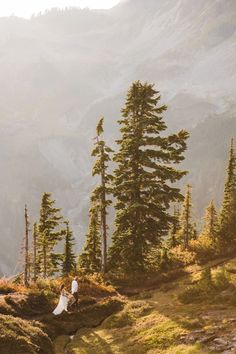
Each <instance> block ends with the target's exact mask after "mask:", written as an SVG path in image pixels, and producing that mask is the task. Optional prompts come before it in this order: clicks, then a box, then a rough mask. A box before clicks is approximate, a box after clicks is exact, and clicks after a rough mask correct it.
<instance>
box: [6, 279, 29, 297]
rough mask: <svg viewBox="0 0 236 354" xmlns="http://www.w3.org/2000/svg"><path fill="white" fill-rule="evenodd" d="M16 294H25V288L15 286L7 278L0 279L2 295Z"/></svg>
mask: <svg viewBox="0 0 236 354" xmlns="http://www.w3.org/2000/svg"><path fill="white" fill-rule="evenodd" d="M15 292H25V288H24V287H23V286H20V285H17V284H14V283H13V282H11V281H10V280H8V279H6V278H2V279H0V294H4V295H5V294H9V293H15Z"/></svg>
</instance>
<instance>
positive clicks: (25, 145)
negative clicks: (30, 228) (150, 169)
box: [0, 0, 236, 274]
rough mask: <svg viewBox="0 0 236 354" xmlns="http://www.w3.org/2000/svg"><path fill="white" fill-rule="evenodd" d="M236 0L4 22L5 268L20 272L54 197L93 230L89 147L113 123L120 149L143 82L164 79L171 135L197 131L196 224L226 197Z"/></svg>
mask: <svg viewBox="0 0 236 354" xmlns="http://www.w3.org/2000/svg"><path fill="white" fill-rule="evenodd" d="M235 23H236V3H235V1H234V0H199V1H197V2H196V1H194V0H177V1H176V0H146V1H142V0H127V1H122V2H121V3H120V4H119V5H117V6H116V7H114V8H112V9H110V10H88V9H85V10H80V9H73V8H72V9H67V10H64V11H61V10H58V9H54V10H51V11H47V12H46V13H44V14H40V15H37V16H34V17H32V18H31V19H30V20H25V19H21V18H16V17H14V16H12V17H9V18H0V80H1V81H0V82H1V86H2V95H1V96H0V147H1V154H0V164H1V174H0V193H1V199H0V210H1V215H0V225H1V238H0V256H1V263H0V272H1V273H4V274H9V273H13V272H14V271H15V269H16V268H15V267H16V264H17V257H18V254H19V249H20V242H21V239H22V234H23V231H24V226H23V212H24V210H23V209H24V204H25V203H27V204H28V208H29V210H30V218H31V220H32V222H33V221H34V220H35V218H36V217H37V215H38V209H39V204H40V198H41V195H42V193H43V192H44V191H50V192H52V193H53V197H54V198H55V199H56V201H57V205H58V206H59V207H62V211H63V214H64V215H65V216H66V217H68V218H69V219H70V220H71V222H72V224H73V229H74V232H75V236H76V239H77V244H78V250H79V249H81V247H82V244H83V241H84V233H85V230H86V227H87V218H88V216H87V215H88V200H89V192H90V190H91V186H92V185H93V184H94V183H95V181H93V180H92V178H91V173H90V169H91V163H92V161H91V158H90V155H89V153H90V150H91V146H92V144H93V137H94V132H95V124H96V121H97V120H98V118H100V116H105V120H106V124H105V128H106V137H107V140H108V143H109V144H111V145H113V144H114V140H115V138H116V137H117V135H118V125H117V123H116V121H117V119H118V118H119V117H120V109H121V107H122V105H123V103H124V98H125V93H126V91H127V89H128V87H129V85H130V84H131V82H132V81H134V80H137V79H140V80H142V81H149V82H153V83H155V84H156V87H157V88H158V90H160V92H161V95H162V102H163V103H166V104H167V105H168V111H167V112H166V114H165V119H166V121H167V124H168V127H169V131H175V130H179V129H182V128H186V129H188V130H189V131H190V132H191V138H190V140H189V149H188V152H187V154H186V161H185V162H184V164H183V167H184V168H187V169H189V170H190V173H189V175H188V176H187V177H186V178H185V180H184V181H183V183H186V182H190V183H191V184H192V185H193V187H194V202H195V210H196V217H199V216H201V215H202V208H203V206H205V205H206V204H208V202H209V199H211V198H212V197H214V198H215V199H216V201H217V203H218V205H219V202H220V200H221V197H222V188H223V182H224V169H225V165H226V158H227V144H228V143H229V139H230V137H232V136H235V135H236V125H235V102H234V99H235V91H236V87H235V79H236V77H235V76H236V71H235V45H236V41H235V39H236V31H235Z"/></svg>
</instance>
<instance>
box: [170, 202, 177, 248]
mask: <svg viewBox="0 0 236 354" xmlns="http://www.w3.org/2000/svg"><path fill="white" fill-rule="evenodd" d="M179 230H180V212H179V208H178V207H176V206H175V205H174V214H173V221H172V225H171V229H170V235H169V238H168V241H167V245H168V248H173V247H176V246H177V245H179V240H178V236H177V235H178V232H179Z"/></svg>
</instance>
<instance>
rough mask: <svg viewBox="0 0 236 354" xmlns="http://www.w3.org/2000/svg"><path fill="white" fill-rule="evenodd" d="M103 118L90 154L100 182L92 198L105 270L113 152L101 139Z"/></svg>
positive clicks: (98, 126)
mask: <svg viewBox="0 0 236 354" xmlns="http://www.w3.org/2000/svg"><path fill="white" fill-rule="evenodd" d="M103 122H104V118H101V119H100V121H99V122H98V125H97V128H96V132H97V137H96V143H95V147H94V149H93V151H92V156H93V157H96V158H97V160H96V162H95V164H94V166H93V171H92V175H93V176H96V175H99V176H100V179H101V182H100V184H99V185H98V186H97V187H96V188H95V190H94V192H93V199H94V200H95V203H98V204H100V214H101V217H100V218H101V238H102V271H103V272H106V268H107V208H108V206H109V205H111V203H112V201H111V200H110V199H108V198H107V195H108V194H111V185H110V184H111V180H112V176H111V175H110V174H109V173H108V171H107V170H108V162H109V161H110V153H112V152H113V150H112V149H111V148H109V147H108V146H107V145H106V143H105V141H104V140H103V139H102V134H103V131H104V130H103Z"/></svg>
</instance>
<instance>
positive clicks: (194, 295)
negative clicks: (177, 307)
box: [178, 268, 213, 304]
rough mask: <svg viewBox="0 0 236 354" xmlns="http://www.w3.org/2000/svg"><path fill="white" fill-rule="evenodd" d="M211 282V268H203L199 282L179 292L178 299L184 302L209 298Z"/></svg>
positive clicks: (211, 288) (188, 302)
mask: <svg viewBox="0 0 236 354" xmlns="http://www.w3.org/2000/svg"><path fill="white" fill-rule="evenodd" d="M212 290H213V282H212V275H211V269H210V268H206V269H203V271H202V273H201V278H200V280H199V282H198V283H197V284H195V285H192V286H190V287H188V288H187V289H186V290H185V291H183V292H182V293H181V294H179V296H178V299H179V300H180V301H181V302H182V303H184V304H190V303H192V302H198V301H202V300H204V299H209V298H211V296H212Z"/></svg>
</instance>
